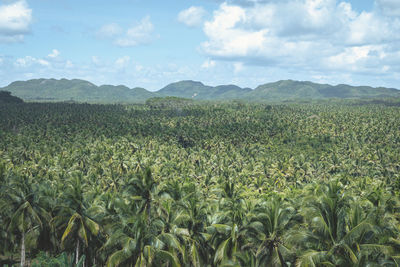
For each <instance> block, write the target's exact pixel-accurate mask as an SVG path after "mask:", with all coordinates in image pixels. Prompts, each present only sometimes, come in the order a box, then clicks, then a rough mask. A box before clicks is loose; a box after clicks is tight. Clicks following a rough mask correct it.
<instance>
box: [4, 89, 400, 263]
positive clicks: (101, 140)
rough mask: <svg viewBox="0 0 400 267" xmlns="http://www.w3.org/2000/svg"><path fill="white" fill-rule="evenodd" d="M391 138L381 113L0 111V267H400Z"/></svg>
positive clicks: (303, 109)
mask: <svg viewBox="0 0 400 267" xmlns="http://www.w3.org/2000/svg"><path fill="white" fill-rule="evenodd" d="M399 129H400V107H399V106H397V105H396V104H395V102H391V101H382V100H379V101H377V100H368V101H365V100H363V101H355V100H352V101H346V102H343V101H336V102H334V103H322V104H318V103H317V104H315V103H314V104H312V103H309V104H306V103H302V104H299V103H286V104H279V105H277V104H269V105H266V104H252V105H250V104H245V103H240V102H233V103H230V104H227V103H225V104H216V103H212V104H210V103H195V102H194V101H192V100H187V99H180V98H175V97H174V98H156V99H151V100H149V101H148V103H147V104H145V105H127V106H122V105H92V104H72V103H42V104H38V103H21V104H6V105H0V182H1V183H0V265H1V264H3V263H4V264H5V263H14V264H15V263H16V262H20V261H21V260H22V257H23V255H26V260H27V261H26V262H27V263H30V264H31V266H75V265H76V263H78V265H84V266H162V267H164V266H165V267H166V266H368V265H369V266H379V265H381V266H397V264H398V263H399V259H400V242H399V241H398V240H399V238H400V230H399V229H400V224H399V220H400V216H399V214H400V199H399V189H400V176H399V171H400V161H399V155H400V137H399ZM23 248H24V250H25V252H26V254H24V253H22V252H23ZM20 255H21V256H20Z"/></svg>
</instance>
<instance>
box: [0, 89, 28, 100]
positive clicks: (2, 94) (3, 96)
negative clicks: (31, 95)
mask: <svg viewBox="0 0 400 267" xmlns="http://www.w3.org/2000/svg"><path fill="white" fill-rule="evenodd" d="M22 102H24V101H23V100H22V99H21V98H18V97H16V96H12V95H11V92H8V91H0V103H22Z"/></svg>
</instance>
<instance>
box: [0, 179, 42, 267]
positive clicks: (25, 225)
mask: <svg viewBox="0 0 400 267" xmlns="http://www.w3.org/2000/svg"><path fill="white" fill-rule="evenodd" d="M36 188H37V186H35V185H34V184H32V183H31V182H30V181H29V178H28V177H26V176H12V177H10V182H9V184H8V185H5V186H4V187H2V190H1V192H0V195H1V196H2V198H3V197H4V200H6V201H5V202H3V203H2V204H3V205H6V206H3V207H4V208H5V209H9V210H10V212H11V218H10V221H9V224H8V230H9V231H14V230H16V231H17V232H18V233H19V234H20V245H21V266H25V258H26V246H25V240H26V237H27V235H30V236H32V237H34V236H37V235H38V234H39V230H40V228H41V227H42V219H49V218H48V216H47V215H48V214H47V212H46V211H45V210H43V209H42V208H41V207H40V206H39V205H38V203H37V201H36V199H35V192H36Z"/></svg>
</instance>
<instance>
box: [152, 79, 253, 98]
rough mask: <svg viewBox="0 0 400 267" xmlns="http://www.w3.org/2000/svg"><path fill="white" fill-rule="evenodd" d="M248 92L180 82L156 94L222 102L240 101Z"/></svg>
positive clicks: (235, 87) (225, 86) (199, 83)
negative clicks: (226, 100)
mask: <svg viewBox="0 0 400 267" xmlns="http://www.w3.org/2000/svg"><path fill="white" fill-rule="evenodd" d="M249 92H251V89H249V88H245V89H243V88H240V87H239V86H236V85H220V86H216V87H212V86H208V85H204V84H203V83H201V82H195V81H180V82H176V83H171V84H169V85H167V86H165V87H164V88H162V89H161V90H159V91H158V92H157V93H158V94H160V95H161V96H177V97H184V98H192V99H197V100H222V99H240V98H242V97H243V96H245V95H246V94H247V93H249Z"/></svg>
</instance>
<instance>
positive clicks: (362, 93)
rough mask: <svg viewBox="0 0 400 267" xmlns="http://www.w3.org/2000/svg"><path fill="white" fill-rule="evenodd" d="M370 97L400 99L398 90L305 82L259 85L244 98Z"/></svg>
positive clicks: (285, 81)
mask: <svg viewBox="0 0 400 267" xmlns="http://www.w3.org/2000/svg"><path fill="white" fill-rule="evenodd" d="M372 97H400V90H397V89H392V88H383V87H378V88H374V87H369V86H350V85H346V84H340V85H336V86H332V85H329V84H318V83H313V82H307V81H304V82H303V81H293V80H283V81H278V82H274V83H267V84H263V85H260V86H258V87H257V88H256V89H254V90H253V91H251V92H250V93H248V94H246V96H245V98H246V99H249V100H270V101H282V100H296V99H326V98H372Z"/></svg>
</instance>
